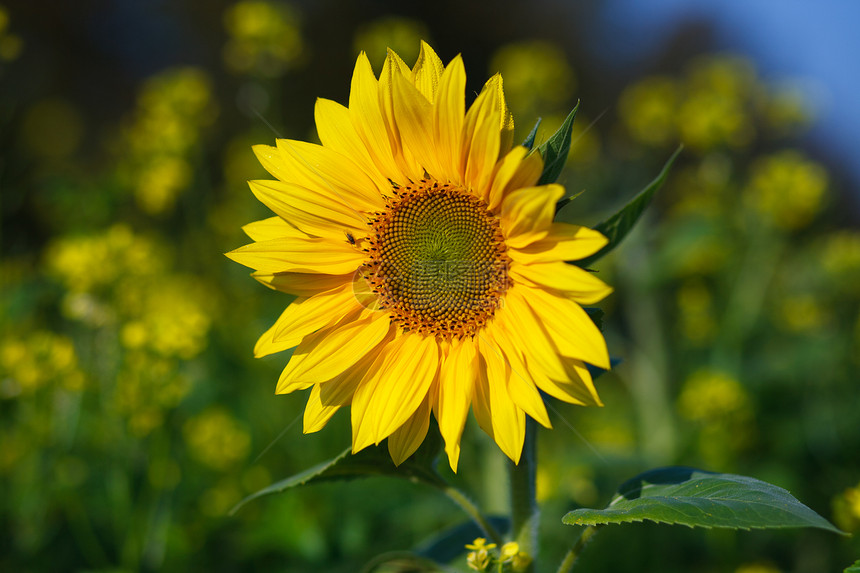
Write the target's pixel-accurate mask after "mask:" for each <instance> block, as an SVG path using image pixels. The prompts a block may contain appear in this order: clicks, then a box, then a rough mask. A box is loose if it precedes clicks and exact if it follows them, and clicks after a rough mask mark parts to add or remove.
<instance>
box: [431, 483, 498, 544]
mask: <svg viewBox="0 0 860 573" xmlns="http://www.w3.org/2000/svg"><path fill="white" fill-rule="evenodd" d="M441 489H442V491H444V492H445V495H447V496H448V497H450V498H451V499H452V500H454V502H455V503H456V504H457V505H459V506H460V507H462V508H463V511H465V512H466V513H468V514H469V517H471V518H472V519H474V520H475V523H477V524H478V527H480V528H481V529H482V530H483V531H484V534H485V535H486V536H487V537H488V538H489V539H490V541H492V542H493V543H495V544H496V545H499V546H501V545H502V544H503V543H504V542H505V540H504V539H503V538H502V536H501V535H500V534H499V532H498V531H496V528H495V527H493V524H491V523H490V522H489V521H488V520H487V518H486V517H484V514H482V513H481V510H480V509H478V506H477V505H475V504H474V503H472V500H470V499H469V498H468V497H466V496H465V495H464V494H463V492H461V491H460V490H458V489H457V488H455V487H452V486H450V485H449V486H445V487H443V488H441Z"/></svg>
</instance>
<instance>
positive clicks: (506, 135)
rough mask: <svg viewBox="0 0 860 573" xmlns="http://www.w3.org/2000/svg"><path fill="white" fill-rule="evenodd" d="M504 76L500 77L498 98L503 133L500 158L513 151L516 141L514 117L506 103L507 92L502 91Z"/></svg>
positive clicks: (500, 142) (501, 134) (501, 135)
mask: <svg viewBox="0 0 860 573" xmlns="http://www.w3.org/2000/svg"><path fill="white" fill-rule="evenodd" d="M502 83H503V82H502V76H501V75H500V76H499V86H498V98H499V111H500V112H501V113H500V117H499V119H500V120H501V132H500V134H499V135H500V138H499V140H500V141H499V157H502V156H503V155H505V154H507V152H508V151H510V149H511V145H512V144H513V141H514V116H513V114H512V113H511V110H510V109H509V108H508V103H507V102H506V101H505V90H504V89H502Z"/></svg>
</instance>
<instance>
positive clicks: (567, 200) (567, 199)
mask: <svg viewBox="0 0 860 573" xmlns="http://www.w3.org/2000/svg"><path fill="white" fill-rule="evenodd" d="M583 193H585V191H584V190H583V191H580V192H579V193H574V194H573V195H571V196H570V197H565V198H563V199H559V201H558V203H556V204H555V214H556V215H558V212H559V211H561V210H562V209H564V208H565V207H566V206H567V204H568V203H570V202H571V201H573V200H574V199H576V198H577V197H579V196H580V195H582V194H583Z"/></svg>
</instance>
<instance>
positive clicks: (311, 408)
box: [302, 386, 340, 434]
mask: <svg viewBox="0 0 860 573" xmlns="http://www.w3.org/2000/svg"><path fill="white" fill-rule="evenodd" d="M339 409H340V404H323V402H322V400H321V399H320V387H319V386H314V387H313V388H312V389H311V395H310V396H308V402H307V404H306V405H305V414H304V416H303V420H302V425H303V428H302V432H303V433H305V434H311V433H313V432H318V431H319V430H321V429H322V428H323V426H325V425H326V424H327V423H328V421H329V420H330V419H331V417H332V416H334V414H335V412H337V411H338V410H339Z"/></svg>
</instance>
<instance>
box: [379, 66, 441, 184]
mask: <svg viewBox="0 0 860 573" xmlns="http://www.w3.org/2000/svg"><path fill="white" fill-rule="evenodd" d="M392 81H393V85H392V88H393V90H394V101H393V103H394V117H395V119H396V121H397V127H398V129H399V130H400V137H401V140H402V142H403V145H404V147H406V148H407V149H409V150H410V151H411V153H412V155H413V156H414V157H415V160H416V161H417V162H418V164H419V165H421V167H422V168H423V169H424V170H425V171H427V173H429V174H430V175H432V176H433V177H434V178H435V179H440V180H445V178H446V177H445V174H444V173H443V171H442V167H441V166H440V164H439V161H438V158H437V152H436V148H437V147H436V142H435V141H434V139H433V123H432V122H433V106H432V105H431V104H430V102H429V101H428V100H427V98H426V97H424V96H423V95H422V94H421V92H419V91H418V90H417V89H416V88H415V86H413V85H412V84H411V83H409V81H408V80H407V79H406V78H404V77H403V76H402V75H400V74H395V75H394V76H393V78H392Z"/></svg>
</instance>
